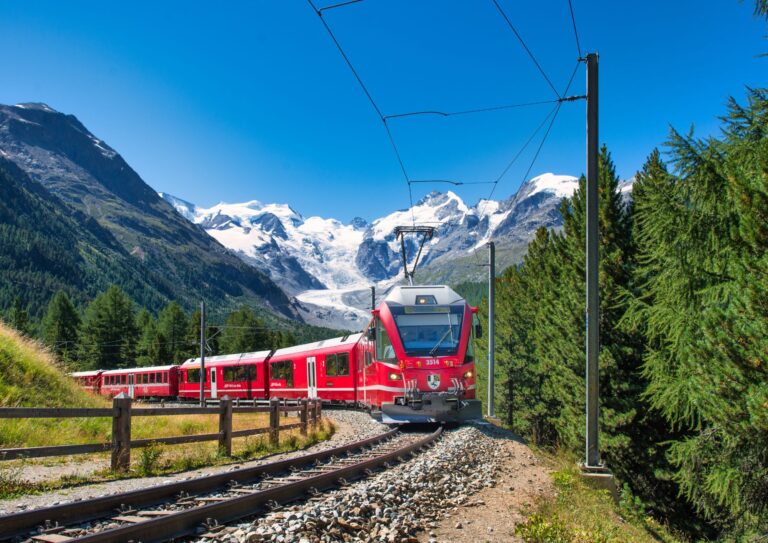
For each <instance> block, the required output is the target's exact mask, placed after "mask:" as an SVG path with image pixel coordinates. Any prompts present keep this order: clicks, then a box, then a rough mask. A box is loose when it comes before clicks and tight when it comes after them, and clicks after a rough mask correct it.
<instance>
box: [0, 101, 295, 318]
mask: <svg viewBox="0 0 768 543" xmlns="http://www.w3.org/2000/svg"><path fill="white" fill-rule="evenodd" d="M0 158H3V159H5V160H6V161H8V162H10V163H12V164H14V165H15V166H16V168H18V172H14V171H11V169H8V172H6V173H7V175H8V176H11V177H14V179H15V181H16V183H17V184H18V185H20V186H22V187H24V188H26V189H28V190H29V191H31V192H33V193H36V194H37V196H38V197H43V196H44V194H43V193H41V192H40V191H41V190H42V191H45V193H46V194H48V195H50V197H51V198H54V199H55V200H56V202H58V203H60V204H61V205H62V206H64V208H66V213H68V214H70V215H73V214H80V215H81V216H82V218H83V220H82V221H78V222H76V223H69V227H71V228H75V229H79V228H83V227H84V224H85V222H84V221H94V222H95V223H96V224H97V225H98V226H99V227H100V230H99V232H100V234H99V235H100V236H102V237H105V236H107V234H108V235H109V236H111V238H112V240H113V241H114V242H115V243H117V244H118V245H119V247H120V250H121V251H124V252H126V253H127V254H128V255H130V257H131V258H132V259H134V260H133V261H132V264H136V263H140V264H141V265H140V266H139V267H138V268H136V267H135V266H134V267H131V266H128V268H129V269H130V271H131V273H132V274H139V275H142V276H144V278H145V279H147V280H148V281H149V282H151V283H152V284H153V286H152V288H151V289H150V290H154V291H155V293H156V294H157V295H152V296H149V297H145V298H146V299H147V300H150V301H151V302H152V303H151V305H150V307H152V308H155V309H156V308H157V306H158V305H159V304H161V303H163V302H167V301H169V300H170V299H174V300H177V301H179V302H181V303H182V304H183V305H185V306H187V307H189V308H191V307H193V306H195V305H197V303H198V302H199V301H200V300H201V299H207V300H208V301H210V302H212V303H215V304H217V305H224V306H228V307H233V306H235V305H237V304H239V303H250V304H255V305H258V306H261V307H265V308H269V311H270V312H275V313H278V314H282V315H283V316H286V317H290V318H294V319H298V320H301V317H300V315H299V313H298V310H297V309H296V307H295V304H294V303H293V302H292V300H291V299H290V298H288V297H287V296H286V295H285V293H283V291H282V290H281V289H280V288H279V287H277V285H275V284H274V282H273V281H272V280H271V279H269V277H268V276H267V275H265V274H264V273H262V272H261V271H259V270H258V269H257V268H255V267H253V266H249V265H247V264H246V263H243V262H242V261H241V260H240V259H239V258H237V257H236V256H235V255H233V254H232V252H231V250H229V249H228V248H226V247H224V246H223V245H221V244H220V243H218V242H217V241H216V240H215V239H213V238H212V237H211V236H209V235H208V234H207V233H206V232H205V231H204V230H203V229H201V228H199V227H197V226H196V225H193V224H191V223H190V222H189V221H187V220H186V219H185V218H184V217H182V216H180V215H179V214H178V213H176V212H175V211H174V208H173V207H172V206H170V205H169V204H168V203H167V202H166V201H165V200H163V199H162V198H160V197H159V196H158V195H157V193H156V191H155V190H154V189H152V188H151V187H150V186H149V185H147V184H146V183H145V182H144V181H143V180H142V179H141V177H140V176H139V175H138V174H137V173H136V172H135V171H134V170H133V169H132V168H131V167H130V166H129V165H128V164H127V163H126V162H125V160H123V158H122V157H121V156H120V154H119V153H118V152H117V151H115V150H114V149H113V148H111V147H110V146H109V145H108V144H106V143H105V142H104V141H102V140H101V139H99V138H97V137H96V136H95V135H93V134H92V133H91V132H90V131H89V130H88V129H87V128H86V127H85V126H84V125H83V124H82V123H81V122H80V121H79V120H78V119H77V117H75V116H74V115H68V114H64V113H60V112H58V111H56V110H55V109H53V108H51V107H50V106H48V105H46V104H41V103H24V104H18V105H16V106H7V105H0ZM19 172H20V173H22V174H23V175H19ZM44 199H47V196H46V197H45V198H44ZM25 201H26V200H25ZM30 205H33V204H30ZM57 209H58V204H57ZM109 236H108V237H109ZM105 239H106V238H105ZM92 248H95V246H92ZM93 258H97V257H93ZM19 265H20V264H19ZM126 265H127V264H126ZM87 290H88V291H89V293H90V289H87ZM140 291H141V289H139V290H137V292H136V293H137V294H139V293H140ZM161 292H162V294H160V293H161ZM52 294H53V292H50V293H49V296H50V295H52ZM142 296H143V295H142Z"/></svg>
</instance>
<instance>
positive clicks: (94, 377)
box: [69, 370, 102, 394]
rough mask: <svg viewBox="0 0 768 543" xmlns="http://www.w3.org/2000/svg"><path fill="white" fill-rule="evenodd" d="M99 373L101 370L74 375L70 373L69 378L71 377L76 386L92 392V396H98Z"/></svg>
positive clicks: (75, 373)
mask: <svg viewBox="0 0 768 543" xmlns="http://www.w3.org/2000/svg"><path fill="white" fill-rule="evenodd" d="M101 373H102V371H101V370H94V371H76V372H74V373H70V374H69V376H70V377H72V378H73V379H74V380H75V381H76V382H77V384H78V385H80V386H81V387H83V388H84V389H86V390H88V391H90V392H93V393H94V394H100V393H101Z"/></svg>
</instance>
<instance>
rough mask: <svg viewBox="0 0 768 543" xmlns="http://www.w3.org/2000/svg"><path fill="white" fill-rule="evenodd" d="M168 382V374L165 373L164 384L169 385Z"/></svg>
mask: <svg viewBox="0 0 768 543" xmlns="http://www.w3.org/2000/svg"><path fill="white" fill-rule="evenodd" d="M167 382H168V374H167V373H164V374H163V383H167Z"/></svg>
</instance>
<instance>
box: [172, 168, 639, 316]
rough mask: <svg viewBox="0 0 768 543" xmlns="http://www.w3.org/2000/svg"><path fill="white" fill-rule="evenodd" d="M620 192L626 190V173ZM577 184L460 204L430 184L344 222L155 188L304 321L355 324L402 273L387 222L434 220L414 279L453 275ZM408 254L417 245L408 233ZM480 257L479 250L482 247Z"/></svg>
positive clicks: (500, 255) (552, 218) (519, 251)
mask: <svg viewBox="0 0 768 543" xmlns="http://www.w3.org/2000/svg"><path fill="white" fill-rule="evenodd" d="M626 183H627V187H628V189H627V190H626V191H625V193H626V194H631V180H629V181H627V182H626ZM577 187H578V179H577V178H576V177H573V176H569V175H556V174H553V173H545V174H542V175H539V176H536V177H534V178H532V179H530V180H528V181H527V182H526V183H524V184H523V185H522V186H521V187H520V189H519V190H518V191H517V192H516V193H515V194H513V195H511V196H510V197H509V198H507V199H504V200H480V201H478V202H477V203H476V204H475V205H474V206H469V205H467V204H466V203H465V202H464V201H463V200H462V198H461V197H460V196H458V195H457V194H456V193H454V192H452V191H446V192H439V191H433V192H430V193H428V194H427V195H425V196H424V197H423V198H422V199H421V200H419V201H418V202H417V203H416V204H415V205H414V206H413V208H407V209H401V210H397V211H394V212H392V213H390V214H388V215H385V216H383V217H379V218H376V219H374V220H373V221H371V222H370V223H368V222H367V221H365V220H364V219H360V218H355V219H353V220H351V221H349V223H346V224H345V223H343V222H342V221H339V220H336V219H333V218H323V217H318V216H313V217H304V216H303V215H301V214H300V213H299V212H297V211H296V210H294V209H293V208H292V207H291V206H290V205H289V204H274V203H273V204H267V203H262V202H260V201H259V200H250V201H247V202H243V203H239V204H238V203H225V202H220V203H218V204H215V205H213V206H211V207H207V208H206V207H200V206H197V205H195V204H193V203H191V202H188V201H186V200H183V199H181V198H178V197H176V196H173V195H169V194H167V193H160V196H161V197H162V198H164V199H165V200H166V201H168V202H169V203H170V204H171V205H173V206H174V208H175V209H176V211H177V212H178V213H179V214H181V215H183V216H184V217H185V218H187V220H190V221H191V222H194V223H195V224H197V225H198V226H200V227H201V228H204V229H205V230H206V231H207V232H208V233H209V234H210V235H211V236H213V237H214V238H216V239H217V240H218V241H219V242H220V243H221V244H222V245H224V246H226V247H229V248H230V249H231V250H233V251H234V252H235V253H236V254H238V256H239V257H240V258H241V259H243V260H244V261H245V262H248V263H250V264H252V265H256V266H259V267H260V268H261V269H264V270H266V271H267V272H268V273H269V274H270V276H271V277H272V279H273V280H274V281H275V282H277V283H279V284H281V286H282V287H283V288H284V289H285V290H286V291H287V292H288V293H289V294H291V295H294V296H296V298H297V299H298V300H299V302H301V304H302V308H301V309H302V311H303V315H304V317H305V319H306V320H308V321H309V322H317V321H321V320H326V321H327V320H328V319H330V320H331V321H333V325H334V326H337V327H347V328H349V329H359V328H360V327H362V326H363V325H364V324H365V323H366V322H367V319H368V318H369V317H370V314H369V313H368V310H367V308H368V306H369V305H370V293H369V286H372V285H375V286H376V287H377V290H379V291H380V292H386V290H388V289H389V288H390V287H391V286H392V285H394V284H396V283H397V282H398V281H399V280H400V278H401V277H402V262H401V256H400V247H399V242H398V241H397V240H396V239H395V236H394V227H395V226H398V225H402V224H411V223H412V222H413V221H415V223H416V224H427V225H434V226H438V225H439V228H438V232H437V234H436V236H435V238H434V239H433V240H431V241H430V242H428V244H427V246H426V247H425V252H424V254H423V257H422V261H421V264H420V267H419V271H418V273H417V275H418V277H419V279H420V280H424V281H428V282H440V283H452V284H455V283H458V282H462V281H466V280H479V279H482V278H483V277H484V274H485V272H484V271H483V270H482V269H481V268H480V267H479V266H477V261H478V255H477V251H478V250H479V249H480V248H481V247H483V246H484V245H485V244H486V243H487V241H489V240H490V239H493V240H494V241H495V243H496V245H497V262H498V270H499V271H501V270H503V269H504V268H505V267H506V266H509V265H512V264H515V263H517V262H519V261H520V260H521V259H522V256H523V255H524V254H525V250H526V248H527V245H528V242H529V241H530V240H531V239H532V238H533V235H534V233H535V231H536V230H537V229H538V228H539V227H541V226H545V227H548V228H559V227H560V226H561V225H562V218H561V217H560V212H559V205H560V202H561V200H562V198H564V197H569V196H571V195H572V194H573V192H574V191H575V190H576V188H577ZM407 248H408V251H409V255H411V256H412V255H414V254H415V250H416V249H417V247H416V244H415V242H414V241H413V240H409V241H408V242H407ZM483 258H484V257H483Z"/></svg>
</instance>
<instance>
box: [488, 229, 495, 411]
mask: <svg viewBox="0 0 768 543" xmlns="http://www.w3.org/2000/svg"><path fill="white" fill-rule="evenodd" d="M495 339H496V245H494V243H493V242H492V241H489V242H488V416H489V417H495V416H496V409H495V406H494V398H493V389H494V378H495V367H496V364H495V360H494V351H495V349H496V345H495V344H494V343H495Z"/></svg>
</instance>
